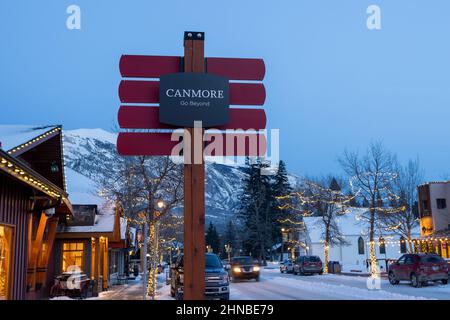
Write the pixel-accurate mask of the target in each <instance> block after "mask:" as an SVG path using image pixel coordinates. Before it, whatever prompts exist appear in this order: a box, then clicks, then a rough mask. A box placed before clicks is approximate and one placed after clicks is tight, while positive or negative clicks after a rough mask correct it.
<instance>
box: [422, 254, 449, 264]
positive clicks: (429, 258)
mask: <svg viewBox="0 0 450 320" xmlns="http://www.w3.org/2000/svg"><path fill="white" fill-rule="evenodd" d="M420 261H421V262H424V263H440V262H444V261H445V260H444V259H443V258H441V257H440V256H436V255H430V256H423V257H421V258H420Z"/></svg>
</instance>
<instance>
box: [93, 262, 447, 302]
mask: <svg viewBox="0 0 450 320" xmlns="http://www.w3.org/2000/svg"><path fill="white" fill-rule="evenodd" d="M366 281H367V279H366V278H365V277H354V276H344V275H321V276H319V275H314V276H294V275H292V274H281V273H280V272H279V271H278V269H263V270H262V273H261V278H260V281H259V282H255V281H254V280H251V281H241V282H238V283H232V284H231V287H230V290H231V299H232V300H361V299H363V300H365V299H388V300H407V299H446V300H450V285H442V284H430V285H429V286H427V287H423V288H413V287H411V286H410V285H409V284H408V283H401V284H400V285H397V286H392V285H390V284H389V283H388V281H387V280H381V288H380V289H379V290H369V289H367V283H366ZM94 299H99V300H141V299H142V282H141V281H139V280H136V281H131V282H130V283H129V284H128V285H122V286H113V287H112V288H111V290H110V291H107V292H103V293H101V294H100V296H99V297H98V298H94ZM157 299H158V300H161V299H163V300H170V299H172V298H171V297H170V295H169V286H167V285H165V283H164V276H163V275H159V276H158V297H157Z"/></svg>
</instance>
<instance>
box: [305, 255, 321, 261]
mask: <svg viewBox="0 0 450 320" xmlns="http://www.w3.org/2000/svg"><path fill="white" fill-rule="evenodd" d="M306 261H309V262H319V261H320V258H319V257H316V256H310V257H306Z"/></svg>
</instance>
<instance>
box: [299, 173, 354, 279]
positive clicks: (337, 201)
mask: <svg viewBox="0 0 450 320" xmlns="http://www.w3.org/2000/svg"><path fill="white" fill-rule="evenodd" d="M292 196H295V197H297V198H298V199H299V200H300V201H299V202H293V203H300V204H301V205H300V207H299V208H295V209H297V210H298V211H300V212H302V213H303V214H304V215H311V214H315V215H317V216H319V217H320V219H319V220H318V221H317V224H318V227H319V228H321V230H322V237H323V241H324V258H325V259H324V260H325V261H324V264H325V265H324V272H325V273H327V272H328V260H329V258H328V257H329V249H330V246H335V245H345V244H346V243H347V242H346V241H345V238H344V236H343V234H342V232H341V230H340V228H339V224H338V221H337V218H338V217H339V216H342V215H344V214H346V213H348V210H347V209H348V207H349V204H350V202H351V200H352V199H353V196H348V195H345V194H344V193H343V191H342V189H341V186H340V185H339V183H338V182H337V180H336V179H335V178H333V177H332V176H328V177H326V178H322V179H316V182H313V181H311V180H306V181H305V183H304V186H303V191H302V192H296V193H293V194H292Z"/></svg>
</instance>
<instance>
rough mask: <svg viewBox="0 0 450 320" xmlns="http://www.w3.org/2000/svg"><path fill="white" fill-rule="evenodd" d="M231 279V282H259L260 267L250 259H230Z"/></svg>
mask: <svg viewBox="0 0 450 320" xmlns="http://www.w3.org/2000/svg"><path fill="white" fill-rule="evenodd" d="M230 265H231V277H232V279H233V282H235V281H236V280H239V279H255V280H256V281H259V271H260V270H261V267H260V266H259V265H258V264H256V263H254V262H253V259H252V257H234V258H232V259H231V263H230Z"/></svg>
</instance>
